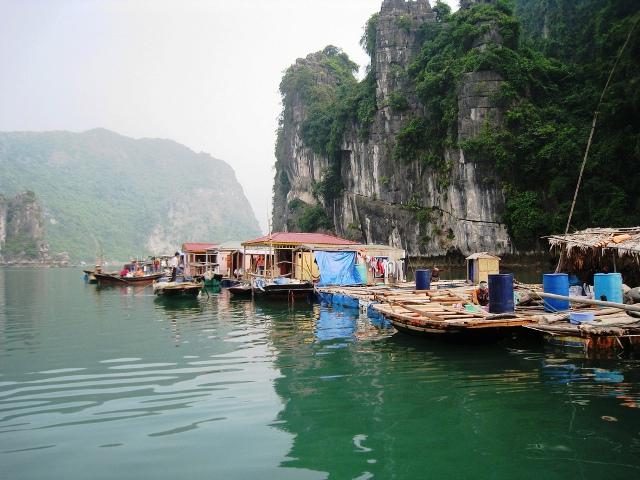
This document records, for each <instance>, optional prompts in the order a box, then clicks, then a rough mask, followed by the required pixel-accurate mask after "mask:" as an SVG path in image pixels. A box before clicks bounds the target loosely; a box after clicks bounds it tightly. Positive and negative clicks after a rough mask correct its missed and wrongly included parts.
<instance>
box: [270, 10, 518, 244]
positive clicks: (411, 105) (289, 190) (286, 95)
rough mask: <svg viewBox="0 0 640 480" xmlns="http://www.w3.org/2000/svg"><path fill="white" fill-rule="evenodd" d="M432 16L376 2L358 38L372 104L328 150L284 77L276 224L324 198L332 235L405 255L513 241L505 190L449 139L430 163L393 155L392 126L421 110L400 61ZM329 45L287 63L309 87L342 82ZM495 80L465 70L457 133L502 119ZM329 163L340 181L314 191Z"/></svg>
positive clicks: (412, 54)
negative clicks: (312, 142) (313, 139)
mask: <svg viewBox="0 0 640 480" xmlns="http://www.w3.org/2000/svg"><path fill="white" fill-rule="evenodd" d="M437 21H438V12H436V11H434V9H432V8H431V6H430V4H429V2H428V1H427V0H416V1H404V0H385V1H383V2H382V7H381V10H380V12H379V14H377V15H375V16H374V17H372V19H371V21H370V25H369V26H368V34H369V36H368V38H365V43H366V42H367V41H368V42H369V48H368V50H369V53H370V54H371V55H372V57H371V66H370V71H369V81H370V82H371V97H372V98H371V99H370V100H372V101H373V102H375V105H374V108H371V112H372V114H371V117H370V119H368V122H367V125H366V126H363V124H362V123H363V122H361V121H359V119H357V118H356V119H350V120H349V121H348V122H346V125H345V128H344V131H343V132H342V133H343V134H342V136H341V138H340V141H339V148H338V149H337V150H338V152H337V155H335V158H331V152H329V154H327V153H325V152H318V151H317V149H316V151H314V149H313V148H312V147H311V146H309V145H308V143H309V142H305V132H304V128H305V126H306V124H305V122H307V119H308V116H309V114H310V112H309V103H310V102H308V101H306V99H305V95H304V93H301V92H300V85H299V84H293V85H291V84H287V83H286V82H285V81H284V80H283V84H282V85H281V90H282V94H283V104H284V112H283V117H282V124H281V130H280V132H279V139H278V145H277V150H276V155H277V163H276V184H275V187H274V215H273V218H274V227H275V228H276V229H285V228H289V229H296V228H297V227H298V225H297V224H296V222H295V219H296V211H295V210H299V209H300V205H301V202H304V203H303V205H304V208H306V209H312V208H313V207H312V206H313V205H317V204H321V205H322V206H323V207H324V209H325V210H326V211H327V212H328V215H329V216H330V220H332V222H330V223H333V225H334V227H335V231H336V233H337V234H339V235H342V236H346V237H349V238H353V239H357V240H361V241H363V242H371V243H385V244H387V243H388V244H390V245H393V246H397V247H403V248H406V249H407V250H408V251H409V253H410V254H412V255H442V254H446V253H448V252H450V251H453V250H455V251H460V252H462V253H468V252H472V251H477V250H491V251H493V252H496V253H506V252H511V251H512V245H511V242H510V239H509V235H508V234H507V230H506V228H505V225H504V224H503V223H502V221H501V215H502V212H503V210H504V197H503V193H502V191H501V189H500V188H499V186H498V183H497V182H496V181H494V179H493V178H492V174H491V173H490V172H479V171H478V166H477V163H476V162H472V161H469V160H468V159H466V158H465V156H464V154H463V152H462V150H461V149H460V148H459V147H457V146H456V145H449V146H447V147H446V148H444V149H443V150H442V152H441V156H442V158H440V159H438V163H439V164H440V165H439V166H435V167H434V166H433V165H430V164H429V163H428V162H424V161H420V160H419V159H415V160H410V161H399V159H398V158H397V156H398V155H395V152H396V151H397V143H398V135H399V134H401V133H402V131H403V129H406V128H407V125H410V124H411V122H413V121H415V120H416V119H419V118H422V117H423V116H424V114H425V111H424V110H425V107H424V105H423V104H422V103H421V102H420V101H418V99H417V98H416V94H415V91H414V89H413V88H412V85H411V82H410V80H409V79H408V75H407V70H408V69H409V68H410V66H411V64H412V62H414V61H415V59H416V56H417V55H418V53H419V47H420V45H421V41H422V38H423V35H424V25H425V24H431V23H435V22H437ZM484 41H497V42H499V41H500V38H499V35H493V36H492V37H491V36H485V37H483V39H479V40H478V42H477V45H475V47H474V48H483V43H484ZM335 55H336V54H335V53H334V52H332V51H327V50H326V49H325V51H324V52H318V53H315V54H311V55H309V56H308V57H306V58H304V59H298V60H297V61H296V63H295V65H293V66H292V67H291V68H290V70H289V72H288V73H289V74H292V75H293V74H296V73H297V74H298V75H299V76H300V72H304V74H305V75H306V76H307V77H309V78H310V83H311V84H312V85H313V86H312V87H311V89H312V90H313V89H315V90H318V89H322V88H323V87H327V86H328V87H329V88H330V87H332V86H335V85H339V84H340V82H341V79H340V75H337V74H336V70H335V69H332V68H331V65H332V64H333V63H335V62H334V61H333V60H332V56H335ZM285 80H286V77H285ZM365 82H366V81H365ZM500 82H501V78H500V76H499V75H498V74H497V73H495V72H492V71H482V70H480V71H476V72H473V73H469V74H466V75H465V78H464V81H463V82H462V84H461V86H460V88H459V91H458V95H457V103H458V114H457V124H458V129H457V130H458V131H457V140H458V141H464V140H466V139H469V138H472V137H474V136H475V135H477V134H478V132H479V131H480V130H481V128H482V126H483V125H484V124H485V122H498V121H500V110H499V109H498V108H496V106H495V105H494V102H493V101H492V99H491V97H492V94H493V93H495V92H496V90H497V89H498V88H499V86H500ZM360 107H362V102H361V105H360ZM332 169H334V171H336V170H337V171H336V172H335V174H334V175H333V179H334V180H333V181H340V182H341V183H342V184H341V188H340V189H339V192H337V194H336V195H335V196H334V197H333V198H331V197H329V196H327V195H324V196H323V195H318V186H321V185H322V184H323V182H325V183H326V182H327V181H328V178H330V173H331V171H332ZM338 179H339V180H338ZM329 181H331V180H329ZM292 207H293V208H292ZM292 219H293V220H294V221H293V222H292Z"/></svg>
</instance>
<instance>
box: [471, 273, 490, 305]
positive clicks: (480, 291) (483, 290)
mask: <svg viewBox="0 0 640 480" xmlns="http://www.w3.org/2000/svg"><path fill="white" fill-rule="evenodd" d="M473 303H475V304H478V305H482V306H483V307H484V306H485V305H488V304H489V285H487V282H485V281H484V280H483V281H482V282H480V283H479V284H478V288H476V289H475V290H474V291H473Z"/></svg>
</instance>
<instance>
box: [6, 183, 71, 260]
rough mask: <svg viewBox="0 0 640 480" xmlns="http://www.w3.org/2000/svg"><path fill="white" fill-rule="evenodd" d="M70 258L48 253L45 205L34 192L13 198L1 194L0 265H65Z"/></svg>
mask: <svg viewBox="0 0 640 480" xmlns="http://www.w3.org/2000/svg"><path fill="white" fill-rule="evenodd" d="M66 262H68V258H67V257H66V256H65V255H64V254H63V255H57V256H56V257H55V258H53V257H52V256H51V255H50V254H49V245H48V244H47V243H46V242H45V229H44V221H43V213H42V206H41V205H40V203H39V202H38V200H37V199H36V196H35V194H34V193H33V192H30V191H27V192H23V193H20V194H18V195H16V196H15V197H13V198H6V197H4V196H3V195H0V264H8V265H16V264H20V265H22V264H27V265H42V264H45V265H52V264H65V263H66Z"/></svg>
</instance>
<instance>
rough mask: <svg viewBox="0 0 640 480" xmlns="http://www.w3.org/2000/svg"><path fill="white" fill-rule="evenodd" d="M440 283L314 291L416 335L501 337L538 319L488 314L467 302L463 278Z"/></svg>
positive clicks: (467, 290)
mask: <svg viewBox="0 0 640 480" xmlns="http://www.w3.org/2000/svg"><path fill="white" fill-rule="evenodd" d="M443 286H446V287H448V288H436V289H430V290H415V286H414V285H413V284H401V285H396V286H376V287H365V286H361V287H320V288H317V289H316V291H317V293H318V296H319V298H320V301H321V302H326V303H328V304H339V305H346V306H349V304H351V306H354V307H357V306H359V307H360V308H361V309H363V310H367V313H371V312H376V313H378V314H381V315H382V316H384V318H385V319H387V320H388V321H389V322H390V323H391V324H392V325H393V326H394V327H395V328H396V329H397V330H400V331H403V332H407V333H413V334H417V335H438V336H456V337H460V338H461V339H462V337H477V338H481V337H500V336H504V335H505V334H509V333H510V332H511V331H512V330H513V329H515V328H520V327H522V326H524V325H529V324H534V323H536V321H537V319H536V318H535V317H534V316H532V315H530V314H528V315H521V314H517V313H507V314H490V313H488V312H486V311H484V310H483V309H482V308H480V307H478V306H472V305H470V303H471V293H472V291H473V290H472V288H470V287H469V286H468V285H466V284H465V283H464V282H446V283H445V282H443ZM465 305H466V307H465Z"/></svg>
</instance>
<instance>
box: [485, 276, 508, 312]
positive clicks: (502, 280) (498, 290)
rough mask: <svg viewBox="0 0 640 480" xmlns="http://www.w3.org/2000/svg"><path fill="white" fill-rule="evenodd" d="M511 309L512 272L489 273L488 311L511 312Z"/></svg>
mask: <svg viewBox="0 0 640 480" xmlns="http://www.w3.org/2000/svg"><path fill="white" fill-rule="evenodd" d="M513 311H514V304H513V274H512V273H496V274H493V275H489V313H512V312H513Z"/></svg>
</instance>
